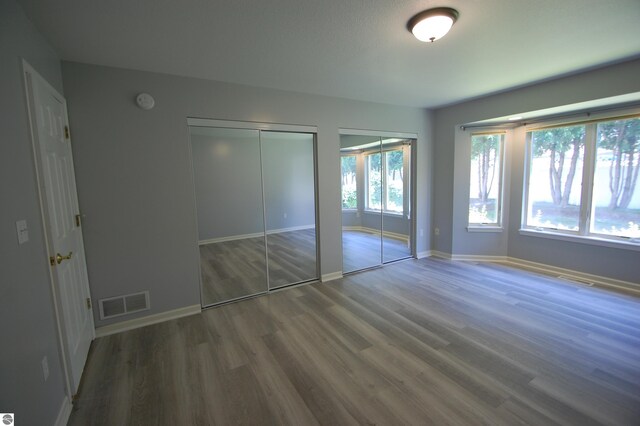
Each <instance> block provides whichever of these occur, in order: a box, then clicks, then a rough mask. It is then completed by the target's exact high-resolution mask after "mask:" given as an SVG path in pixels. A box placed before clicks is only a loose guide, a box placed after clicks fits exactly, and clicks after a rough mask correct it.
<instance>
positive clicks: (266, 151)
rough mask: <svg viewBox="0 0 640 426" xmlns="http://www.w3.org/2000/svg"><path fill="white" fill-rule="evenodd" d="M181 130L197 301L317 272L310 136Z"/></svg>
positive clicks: (215, 300) (261, 289)
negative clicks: (193, 215) (191, 199)
mask: <svg viewBox="0 0 640 426" xmlns="http://www.w3.org/2000/svg"><path fill="white" fill-rule="evenodd" d="M189 131H190V138H191V151H192V157H193V158H192V161H193V173H194V185H195V192H196V211H197V221H198V250H199V253H200V269H201V271H200V272H201V284H202V288H201V290H202V291H201V299H202V305H203V306H210V305H214V304H219V303H224V302H229V301H232V300H236V299H241V298H244V297H249V296H254V295H257V294H261V293H265V292H267V291H269V290H271V289H275V288H279V287H284V286H288V285H292V284H297V283H301V282H306V281H310V280H314V279H317V277H318V271H317V262H316V259H317V249H316V247H317V244H316V204H315V197H316V195H315V194H316V193H315V167H314V166H315V160H314V152H315V140H314V135H313V134H311V133H294V132H276V131H263V130H257V129H233V128H216V127H197V126H190V128H189Z"/></svg>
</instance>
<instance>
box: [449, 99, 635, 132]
mask: <svg viewBox="0 0 640 426" xmlns="http://www.w3.org/2000/svg"><path fill="white" fill-rule="evenodd" d="M637 107H640V102H637V101H636V102H627V103H624V104H617V105H611V106H607V107H603V108H596V109H582V110H579V111H573V112H569V113H560V114H550V115H545V116H541V117H535V118H532V119H529V120H518V121H500V122H497V123H495V124H488V123H484V124H481V123H478V124H463V125H461V126H460V130H463V131H464V130H468V129H479V128H495V129H500V128H505V129H513V128H516V127H519V126H528V125H530V124H536V123H541V122H545V121H550V120H561V119H564V118H573V117H582V116H586V118H589V117H590V116H591V115H593V114H600V113H605V112H608V111H615V110H619V109H625V108H637ZM632 115H637V114H630V116H632ZM614 118H615V117H614ZM605 120H606V118H605ZM594 121H596V120H594ZM597 121H601V120H599V119H598V120H597Z"/></svg>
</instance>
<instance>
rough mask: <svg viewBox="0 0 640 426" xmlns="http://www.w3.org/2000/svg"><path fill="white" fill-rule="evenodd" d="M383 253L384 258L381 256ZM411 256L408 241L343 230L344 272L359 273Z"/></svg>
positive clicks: (376, 234) (378, 234)
mask: <svg viewBox="0 0 640 426" xmlns="http://www.w3.org/2000/svg"><path fill="white" fill-rule="evenodd" d="M381 252H382V256H381ZM410 256H411V248H410V247H409V246H408V244H407V242H406V241H403V240H399V239H396V238H391V237H389V236H386V235H385V236H384V238H383V239H382V241H381V239H380V233H372V232H366V231H354V230H347V229H343V230H342V270H343V272H345V273H347V272H352V271H358V270H361V269H365V268H371V267H373V266H378V265H380V264H381V260H383V261H384V262H385V263H386V262H391V261H394V260H398V259H404V258H407V257H410Z"/></svg>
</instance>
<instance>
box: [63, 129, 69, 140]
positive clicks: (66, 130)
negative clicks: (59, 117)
mask: <svg viewBox="0 0 640 426" xmlns="http://www.w3.org/2000/svg"><path fill="white" fill-rule="evenodd" d="M64 138H65V139H69V126H64Z"/></svg>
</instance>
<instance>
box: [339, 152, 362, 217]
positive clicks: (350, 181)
mask: <svg viewBox="0 0 640 426" xmlns="http://www.w3.org/2000/svg"><path fill="white" fill-rule="evenodd" d="M340 164H341V169H342V209H344V210H351V209H357V208H358V189H357V184H356V156H355V155H343V156H342V157H341V158H340Z"/></svg>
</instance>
